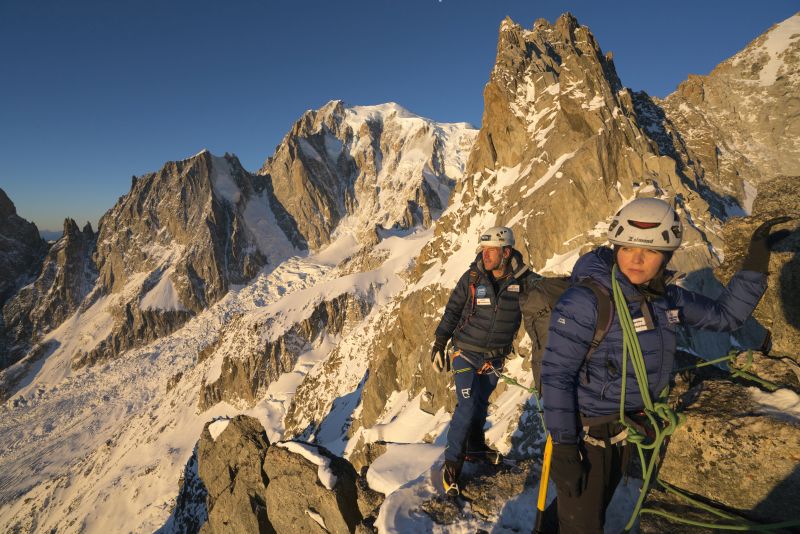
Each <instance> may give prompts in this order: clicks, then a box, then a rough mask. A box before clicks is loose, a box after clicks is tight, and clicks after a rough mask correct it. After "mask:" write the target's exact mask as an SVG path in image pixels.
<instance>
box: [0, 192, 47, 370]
mask: <svg viewBox="0 0 800 534" xmlns="http://www.w3.org/2000/svg"><path fill="white" fill-rule="evenodd" d="M46 252H47V243H45V241H44V240H43V239H42V238H41V237H40V236H39V230H38V229H37V228H36V225H35V224H33V223H31V222H28V221H26V220H25V219H23V218H22V217H20V216H19V215H17V208H16V207H15V206H14V203H13V202H11V199H10V198H8V195H6V192H5V191H3V190H2V189H0V273H2V274H0V311H1V310H2V308H3V306H4V304H5V303H6V301H8V300H9V299H10V298H12V297H13V296H14V294H15V293H16V292H17V291H18V290H19V289H20V287H22V286H24V285H26V284H28V283H30V281H31V280H32V279H33V278H35V277H36V273H37V272H38V271H39V268H40V267H41V264H42V260H43V259H44V255H45V253H46ZM6 321H7V319H5V318H4V317H3V314H2V313H0V369H3V368H5V367H7V366H8V365H10V364H11V363H13V362H14V361H16V360H18V359H19V358H20V356H19V354H18V352H19V347H17V346H16V345H17V343H16V340H15V338H17V337H18V334H14V333H12V332H8V331H7V330H14V329H15V327H14V325H6ZM8 338H11V339H8Z"/></svg>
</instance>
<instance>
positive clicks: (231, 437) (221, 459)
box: [197, 415, 274, 534]
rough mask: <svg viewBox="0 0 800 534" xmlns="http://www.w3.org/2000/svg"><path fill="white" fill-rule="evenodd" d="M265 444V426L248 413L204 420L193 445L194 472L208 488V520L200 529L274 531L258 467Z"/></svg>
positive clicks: (266, 441)
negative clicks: (200, 434)
mask: <svg viewBox="0 0 800 534" xmlns="http://www.w3.org/2000/svg"><path fill="white" fill-rule="evenodd" d="M220 427H224V428H223V429H222V430H221V431H220ZM212 432H213V434H212ZM268 447H269V440H268V439H267V435H266V433H265V432H264V428H263V427H262V426H261V423H259V422H258V421H257V420H255V419H253V418H252V417H248V416H245V415H239V416H236V417H234V418H233V419H230V420H228V419H218V420H216V421H212V422H211V423H209V424H208V425H206V427H205V428H204V429H203V435H202V436H201V438H200V441H199V443H198V445H197V465H198V468H197V472H198V474H199V475H200V479H201V480H202V482H203V485H204V486H205V487H206V490H207V492H208V496H207V498H206V506H207V510H208V521H207V522H206V523H205V524H204V525H203V527H202V528H201V530H200V532H204V533H208V534H212V533H215V532H218V533H222V532H241V533H242V534H244V533H247V532H274V529H273V528H272V526H271V524H270V522H269V519H268V518H267V516H268V510H267V500H266V490H267V484H268V483H269V481H268V479H267V476H266V475H265V473H264V470H263V469H262V465H263V463H264V458H265V456H266V454H267V448H268Z"/></svg>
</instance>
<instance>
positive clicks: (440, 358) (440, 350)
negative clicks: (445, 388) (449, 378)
mask: <svg viewBox="0 0 800 534" xmlns="http://www.w3.org/2000/svg"><path fill="white" fill-rule="evenodd" d="M447 341H448V338H446V337H443V336H436V341H434V342H433V348H432V349H431V363H432V364H433V368H434V369H436V370H437V371H439V372H440V373H441V372H442V371H450V358H448V357H447V354H445V351H444V349H445V347H447Z"/></svg>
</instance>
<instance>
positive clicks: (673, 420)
mask: <svg viewBox="0 0 800 534" xmlns="http://www.w3.org/2000/svg"><path fill="white" fill-rule="evenodd" d="M616 274H617V266H616V265H615V266H614V268H613V270H612V273H611V286H612V290H613V293H614V305H615V307H616V310H617V315H618V316H619V318H620V324H621V326H622V331H623V344H622V393H621V395H620V407H619V413H620V422H621V423H622V424H623V425H624V426H625V427H626V428H627V430H628V438H627V440H628V441H629V442H631V443H633V444H634V445H636V450H637V452H638V454H639V460H640V461H641V465H642V471H643V472H642V489H641V491H640V493H639V498H638V499H637V501H636V505H635V507H634V510H633V514H631V517H630V519H629V520H628V523H627V524H626V525H625V532H629V531H630V529H631V528H633V524H634V523H635V521H636V518H637V517H638V516H639V515H640V514H644V513H647V514H654V515H658V516H662V517H665V518H667V519H670V520H672V521H675V522H678V523H684V524H688V525H694V526H698V527H703V528H711V529H719V530H733V531H749V532H771V531H773V530H778V529H781V528H788V527H795V526H800V520H795V521H787V522H783V523H774V524H770V525H760V524H757V523H749V522H747V523H736V524H730V525H727V524H714V523H703V522H700V521H693V520H690V519H686V518H684V517H679V516H676V515H674V514H670V513H668V512H663V511H661V510H653V509H649V508H642V504H643V502H644V499H645V496H646V495H647V491H648V489H649V487H650V482H651V478H652V476H653V472H654V471H655V466H656V463H657V461H658V457H659V453H660V451H661V446H662V445H663V443H664V440H665V439H666V438H667V437H669V436H670V435H672V434H673V433H674V432H675V430H677V428H678V426H679V425H680V424H681V423H683V421H684V419H685V416H684V415H683V414H679V413H676V412H675V411H673V410H672V409H671V408H670V407H669V406H668V405H667V404H666V403H665V402H656V403H653V401H652V400H651V398H650V391H649V389H648V383H647V370H646V368H645V364H644V358H643V356H642V349H641V346H640V345H639V338H638V336H637V335H636V330H635V329H634V327H633V320H632V319H631V315H630V312H629V310H628V306H627V301H626V300H625V295H624V294H623V292H622V288H621V287H620V285H619V282H618V281H617V277H616ZM629 356H630V360H631V364H632V366H633V370H634V373H635V375H636V381H637V382H638V386H639V392H640V394H641V396H642V401H643V402H644V406H645V409H644V413H645V415H646V416H647V418H648V420H649V422H650V425H651V426H652V428H653V430H654V432H655V438H654V439H653V441H652V442H651V443H649V444H648V443H646V436H643V435H642V434H641V433H639V432H638V431H637V430H636V429H635V428H633V427H632V426H631V425H629V424H628V423H627V421H626V420H625V393H626V390H627V376H628V375H627V373H628V371H627V361H628V357H629ZM733 357H735V356H733ZM733 357H732V356H731V355H728V356H726V357H724V358H719V359H717V360H713V361H710V362H703V363H700V364H698V365H696V366H694V367H702V366H704V365H712V364H713V363H719V362H722V361H725V360H728V363H729V367H730V368H731V375H732V376H739V377H742V378H745V379H747V380H753V381H755V382H758V383H760V384H762V385H764V386H765V387H767V388H768V389H771V390H773V391H774V390H775V389H777V388H778V386H777V385H776V384H773V383H772V382H769V381H766V380H762V379H760V378H758V377H756V376H754V375H752V374H750V373H748V372H747V369H749V368H750V365H751V364H752V361H753V354H752V351H749V352H748V359H747V362H746V363H745V365H744V367H742V368H737V367H735V366H733V365H730V363H731V361H732V358H733ZM690 368H691V367H690ZM667 392H668V390H665V391H664V392H663V393H662V396H661V400H664V398H665V397H666V394H667ZM648 449H649V450H651V451H652V452H651V455H650V461H649V462H646V461H645V455H644V451H645V450H648ZM656 482H657V483H658V484H659V485H660V486H662V487H663V488H664V489H665V490H666V491H668V492H670V493H672V494H674V495H677V496H680V497H682V498H684V499H686V500H687V501H689V502H690V503H692V504H693V505H695V506H696V507H698V508H701V509H703V510H706V511H708V512H711V513H713V514H714V515H717V516H719V517H720V518H723V519H726V520H729V521H732V522H733V521H737V520H739V518H737V517H735V516H733V515H731V514H728V513H726V512H723V511H721V510H718V509H716V508H714V507H712V506H710V505H707V504H704V503H701V502H700V501H697V500H695V499H692V498H691V497H689V496H688V495H686V494H684V493H683V492H681V491H679V490H677V489H676V488H674V487H672V486H670V485H669V484H667V483H666V482H664V481H662V480H660V479H659V478H658V477H656Z"/></svg>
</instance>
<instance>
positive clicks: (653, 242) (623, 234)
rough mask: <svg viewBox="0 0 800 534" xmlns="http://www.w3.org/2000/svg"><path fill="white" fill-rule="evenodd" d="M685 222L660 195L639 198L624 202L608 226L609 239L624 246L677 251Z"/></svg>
mask: <svg viewBox="0 0 800 534" xmlns="http://www.w3.org/2000/svg"><path fill="white" fill-rule="evenodd" d="M682 237H683V226H682V225H681V219H680V217H678V214H677V213H675V210H674V209H672V207H671V206H670V205H669V204H667V203H666V202H664V201H663V200H660V199H658V198H637V199H636V200H633V201H631V202H629V203H628V204H626V205H625V206H623V208H622V209H621V210H619V211H618V212H617V214H616V215H615V216H614V220H612V221H611V224H610V225H609V226H608V240H609V241H610V242H611V243H612V244H614V245H620V246H623V247H641V248H649V249H652V250H664V251H673V250H676V249H677V248H678V247H679V246H681V238H682Z"/></svg>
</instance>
